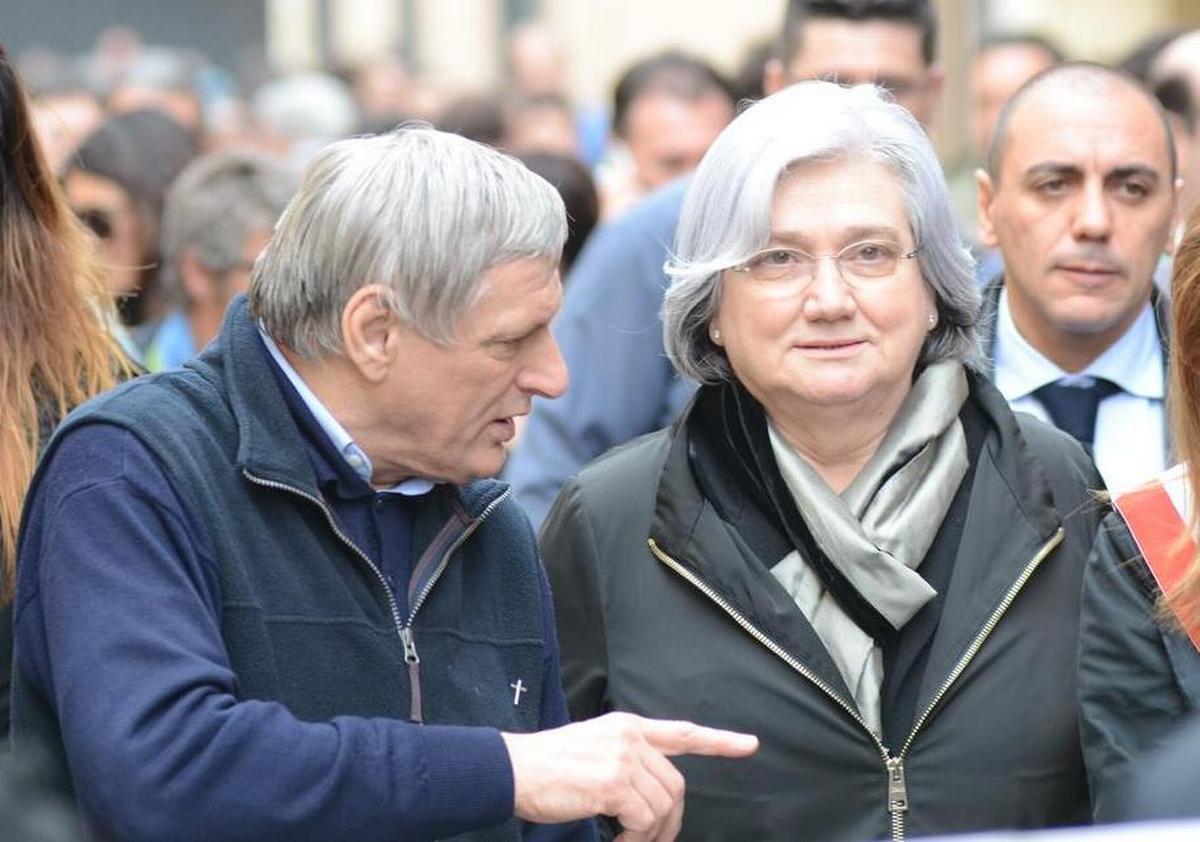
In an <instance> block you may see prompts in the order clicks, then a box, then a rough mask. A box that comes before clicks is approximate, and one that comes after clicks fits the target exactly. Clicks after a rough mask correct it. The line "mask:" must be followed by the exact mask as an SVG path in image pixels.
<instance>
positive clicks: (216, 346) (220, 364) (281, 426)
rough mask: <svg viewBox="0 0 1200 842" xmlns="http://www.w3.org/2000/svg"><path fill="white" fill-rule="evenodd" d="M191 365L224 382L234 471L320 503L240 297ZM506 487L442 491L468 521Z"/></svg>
mask: <svg viewBox="0 0 1200 842" xmlns="http://www.w3.org/2000/svg"><path fill="white" fill-rule="evenodd" d="M189 365H193V366H197V367H200V368H202V369H203V368H209V369H211V370H212V371H214V372H215V373H216V375H217V376H219V377H221V378H222V379H223V381H224V382H223V388H224V389H225V392H226V394H227V396H228V399H229V405H230V409H231V411H232V413H233V416H234V419H235V421H236V424H237V431H238V446H237V466H238V469H239V470H241V471H243V472H249V473H250V474H253V475H254V476H256V477H258V478H260V479H265V480H270V481H272V482H278V483H282V484H285V485H288V486H290V487H292V488H295V489H297V490H299V491H302V492H304V493H306V494H308V495H310V496H313V497H315V498H317V499H320V497H321V492H320V489H319V487H318V482H317V476H316V473H315V471H314V470H313V466H312V462H311V460H310V459H309V456H308V450H307V446H306V444H305V441H304V437H303V434H302V433H301V431H300V428H299V426H298V424H297V422H296V419H295V417H294V415H293V414H292V412H291V410H290V408H289V407H288V404H287V401H286V399H285V398H284V395H283V392H282V390H281V389H280V386H279V381H278V379H277V378H276V376H275V374H274V372H273V371H272V370H271V361H270V359H269V358H268V355H267V350H266V348H265V347H264V346H263V343H262V339H261V338H260V337H259V335H258V325H257V323H256V321H255V319H254V316H253V314H252V313H251V312H250V304H249V301H248V299H247V298H246V297H245V296H244V295H240V296H238V297H237V298H235V299H234V300H233V302H232V303H231V304H230V305H229V310H228V312H227V313H226V315H225V321H224V323H223V324H222V325H221V333H220V336H219V337H218V340H217V341H216V342H214V343H212V344H211V345H209V347H208V348H207V349H205V351H204V352H203V353H202V354H201V355H200V356H199V357H198V358H197V359H196V361H195V362H194V363H189ZM506 489H507V486H506V485H505V484H504V483H501V482H497V481H495V480H477V481H475V482H471V483H468V484H467V485H465V486H448V485H447V486H445V487H444V492H443V493H445V494H447V495H448V497H449V498H450V502H451V506H452V508H453V509H454V510H455V512H456V513H457V514H459V515H460V516H461V517H462V518H464V519H465V520H467V521H470V520H473V519H474V518H476V517H478V516H479V514H480V513H482V512H483V510H484V509H486V508H487V507H488V506H489V505H490V504H491V503H492V502H493V501H495V500H496V499H497V498H498V497H500V495H501V494H503V493H504V492H505V490H506ZM439 496H440V495H439Z"/></svg>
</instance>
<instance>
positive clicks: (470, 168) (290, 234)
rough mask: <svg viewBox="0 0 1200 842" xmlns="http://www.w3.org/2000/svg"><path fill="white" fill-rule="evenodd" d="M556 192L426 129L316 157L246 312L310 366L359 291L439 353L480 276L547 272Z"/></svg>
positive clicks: (484, 150) (336, 147)
mask: <svg viewBox="0 0 1200 842" xmlns="http://www.w3.org/2000/svg"><path fill="white" fill-rule="evenodd" d="M566 237H567V219H566V212H565V211H564V210H563V203H562V199H561V198H560V197H559V195H558V192H557V191H556V190H555V189H554V188H553V187H552V186H551V185H550V184H549V182H547V181H546V180H545V179H542V178H541V177H539V176H537V175H535V174H533V173H532V172H530V171H529V170H528V169H526V168H525V166H524V165H523V164H521V163H520V162H519V161H517V160H516V159H515V158H511V157H509V156H508V155H504V154H501V153H500V152H497V151H496V150H494V149H490V148H488V147H486V146H483V145H482V144H479V143H475V142H474V141H471V140H467V139H466V138H464V137H460V136H458V135H454V134H450V133H448V132H440V131H437V130H435V129H433V128H431V127H429V126H427V125H425V124H408V125H405V126H401V127H400V128H397V129H395V130H394V131H391V132H389V133H387V134H382V135H371V136H367V137H357V138H351V139H349V140H343V141H339V142H338V143H334V144H331V145H329V146H327V147H325V148H324V149H323V150H321V151H320V152H319V153H317V156H316V157H315V158H314V159H313V161H312V162H311V163H310V164H309V166H308V168H307V170H306V171H305V173H304V177H303V180H302V182H301V185H300V189H299V190H298V191H297V193H296V195H295V196H294V197H293V198H292V201H291V202H290V203H289V204H288V206H287V208H286V210H284V212H283V216H282V217H280V220H279V224H278V225H277V226H276V228H275V234H274V236H273V237H272V239H271V242H270V244H269V245H268V246H267V248H266V250H264V252H263V253H262V255H261V256H260V257H259V259H258V262H257V263H256V264H255V266H254V272H253V274H252V275H251V279H250V305H251V307H252V309H253V312H254V313H255V315H256V316H257V317H258V318H259V319H261V320H262V323H263V326H264V327H265V329H266V330H267V332H268V333H269V334H270V335H271V336H272V338H274V339H275V340H276V341H278V342H280V343H282V344H284V345H286V346H287V347H289V348H291V349H292V350H294V351H295V352H296V353H298V354H300V355H301V356H303V357H305V358H307V359H311V360H318V359H320V358H322V357H324V356H326V355H331V354H337V353H340V352H341V350H342V329H341V318H342V311H343V309H344V308H345V306H346V304H347V302H348V301H349V300H350V297H351V296H352V295H353V294H354V293H355V292H356V291H357V290H359V289H360V288H362V287H364V286H366V285H368V284H381V285H383V286H384V287H385V288H386V289H387V290H388V293H387V299H388V300H387V304H388V305H389V306H390V307H391V308H392V309H393V310H394V311H395V312H396V314H397V315H398V316H399V318H400V320H401V321H402V322H403V323H404V324H405V325H407V326H408V327H409V328H410V329H411V330H413V331H415V332H416V333H417V334H418V335H421V336H423V337H425V338H427V339H429V340H431V341H434V342H437V343H439V344H442V345H449V344H452V343H453V342H454V340H455V335H456V329H457V326H458V322H459V319H460V318H461V317H462V315H463V314H464V313H465V312H466V311H467V310H468V309H469V308H470V307H471V305H472V304H474V302H475V301H476V300H477V297H478V295H479V292H480V290H481V289H482V281H483V276H484V274H485V273H486V272H487V270H489V269H491V268H492V267H494V266H499V265H501V264H503V263H508V262H510V261H512V260H517V259H520V258H545V259H546V260H547V261H549V262H551V263H554V264H557V263H558V260H559V256H560V255H561V253H562V247H563V243H564V241H565V240H566Z"/></svg>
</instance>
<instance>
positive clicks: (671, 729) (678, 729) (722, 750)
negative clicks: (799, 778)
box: [642, 719, 758, 757]
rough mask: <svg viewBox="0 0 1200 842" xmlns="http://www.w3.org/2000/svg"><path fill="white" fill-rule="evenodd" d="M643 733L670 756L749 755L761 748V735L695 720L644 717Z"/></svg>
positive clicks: (657, 748)
mask: <svg viewBox="0 0 1200 842" xmlns="http://www.w3.org/2000/svg"><path fill="white" fill-rule="evenodd" d="M642 736H643V737H644V738H645V739H646V742H648V743H649V744H650V745H651V746H652V747H653V748H654V749H655V750H657V751H660V752H662V753H663V754H666V755H675V754H703V755H709V756H713V757H746V756H748V755H751V754H754V752H755V751H757V750H758V737H756V736H754V735H753V734H742V733H739V732H737V731H725V730H722V729H720V728H706V727H704V726H703V725H697V724H696V723H694V722H686V721H673V720H667V719H643V720H642Z"/></svg>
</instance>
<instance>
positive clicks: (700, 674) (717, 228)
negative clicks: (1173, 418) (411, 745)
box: [541, 82, 1101, 840]
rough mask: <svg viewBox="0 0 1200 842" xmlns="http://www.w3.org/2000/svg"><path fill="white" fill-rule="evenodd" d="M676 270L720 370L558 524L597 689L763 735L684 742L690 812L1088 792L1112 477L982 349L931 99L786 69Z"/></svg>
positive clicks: (846, 807) (874, 813)
mask: <svg viewBox="0 0 1200 842" xmlns="http://www.w3.org/2000/svg"><path fill="white" fill-rule="evenodd" d="M667 272H668V275H669V276H670V278H671V285H670V289H669V290H668V292H667V295H666V299H665V304H664V314H663V321H664V331H665V337H666V347H667V349H668V353H669V354H670V356H671V359H672V361H673V362H674V364H675V366H676V368H677V369H678V370H679V372H680V373H681V374H682V375H684V376H686V377H688V378H691V379H693V380H696V381H698V382H699V383H700V389H699V391H698V393H697V395H696V397H695V399H694V400H693V401H692V403H691V404H690V405H689V406H688V407H687V408H686V409H685V410H684V412H683V414H682V415H681V416H680V418H678V419H677V420H676V422H675V423H674V424H673V425H672V426H671V427H670V428H669V429H667V430H663V431H660V432H659V433H655V434H652V435H650V436H647V437H645V438H643V439H640V440H638V441H636V442H634V443H632V444H630V445H628V446H626V447H624V448H622V449H619V450H617V451H614V452H613V453H611V454H609V455H607V456H605V457H604V458H602V459H600V460H598V461H597V462H595V463H593V464H592V465H591V466H589V467H588V468H586V469H585V470H584V471H582V472H581V473H580V475H579V476H578V477H577V478H576V479H575V480H573V481H572V482H571V483H569V484H568V485H567V486H566V488H565V489H564V490H563V492H562V494H561V495H560V497H559V499H558V502H557V503H556V505H555V507H554V509H553V511H552V512H551V514H550V517H549V519H548V521H547V522H546V525H545V527H544V529H543V532H542V539H541V540H542V552H543V555H544V557H545V560H546V563H547V566H548V568H549V570H550V575H551V580H552V585H553V590H554V594H555V598H556V603H557V605H558V623H559V635H560V638H561V640H562V646H563V677H564V682H565V684H566V690H567V694H568V700H569V703H570V706H571V713H572V715H573V716H574V717H575V718H582V717H587V716H593V715H595V714H598V713H601V712H603V711H606V710H626V711H634V712H637V713H641V714H646V715H651V716H664V717H679V718H688V719H697V720H701V721H705V722H711V723H714V724H718V725H720V726H721V727H727V728H735V729H737V730H741V731H748V732H751V733H755V734H757V735H758V736H759V738H760V741H761V748H760V750H759V753H758V754H757V756H756V757H754V758H752V759H750V760H748V761H743V762H742V763H741V764H740V765H738V766H736V767H734V766H728V765H726V764H723V763H722V762H721V761H717V760H712V759H702V758H689V759H687V760H685V761H682V762H681V763H680V767H681V769H682V771H683V772H684V775H685V777H686V778H687V781H688V794H687V806H686V810H685V816H684V828H683V833H682V836H683V838H687V839H735V838H736V839H756V840H762V839H794V838H796V837H797V835H798V834H801V835H803V836H804V837H805V838H811V839H822V840H827V839H875V838H878V837H880V836H881V835H887V834H890V835H891V837H892V838H893V839H902V838H904V836H905V834H906V833H912V834H925V833H942V832H953V831H969V830H978V829H985V828H996V827H1014V826H1022V827H1035V826H1044V825H1053V824H1063V823H1071V822H1083V821H1086V820H1087V816H1088V804H1087V789H1086V784H1085V782H1084V776H1083V770H1082V765H1081V760H1080V749H1079V739H1078V735H1077V722H1076V719H1077V717H1076V706H1075V686H1074V681H1075V679H1074V653H1075V642H1076V640H1077V636H1078V629H1077V626H1078V600H1079V597H1078V594H1079V587H1080V571H1081V569H1082V566H1083V562H1084V559H1085V558H1086V556H1087V553H1088V550H1089V548H1090V546H1091V542H1092V537H1093V535H1094V534H1095V528H1096V525H1097V522H1098V520H1099V517H1100V514H1101V513H1100V511H1099V509H1098V507H1095V506H1089V504H1088V500H1089V498H1088V495H1087V489H1088V488H1089V487H1098V486H1099V483H1100V480H1099V478H1098V477H1097V476H1096V473H1095V470H1094V468H1093V467H1092V465H1091V463H1090V462H1089V461H1088V460H1087V458H1086V457H1085V456H1084V454H1083V451H1082V450H1081V449H1080V448H1078V447H1077V446H1073V445H1072V444H1071V443H1070V441H1069V440H1068V439H1066V438H1065V437H1064V436H1063V435H1062V434H1060V433H1058V432H1057V431H1055V430H1053V429H1052V428H1050V427H1048V426H1046V425H1044V424H1040V423H1038V422H1036V421H1034V420H1032V419H1029V418H1024V417H1022V418H1019V419H1018V418H1017V417H1016V416H1014V414H1013V413H1012V412H1011V411H1010V410H1009V409H1008V406H1007V404H1006V402H1005V400H1004V398H1003V397H1002V396H1001V395H1000V394H999V393H998V392H997V391H996V390H995V389H994V388H993V387H992V386H991V384H989V383H988V382H987V381H986V380H984V379H983V377H982V376H981V375H980V374H979V373H978V371H977V369H976V360H977V356H978V348H977V342H976V319H977V314H978V307H979V298H978V293H977V290H976V286H975V283H974V281H973V278H972V264H971V259H970V257H969V256H968V253H967V251H966V250H965V249H964V247H963V246H962V244H961V242H960V241H959V237H958V234H957V231H956V228H955V225H954V222H953V219H952V217H951V211H950V206H949V201H948V198H947V193H946V187H945V183H944V181H943V178H942V173H941V169H940V167H939V165H938V161H937V158H936V156H935V154H934V151H933V148H932V146H931V145H930V143H929V141H928V139H927V138H926V136H925V135H924V133H923V132H922V130H921V128H920V127H919V126H918V124H917V122H916V121H915V120H914V119H913V118H912V116H911V115H910V114H909V113H908V112H907V111H905V110H904V109H903V108H901V107H900V106H898V105H896V104H894V103H892V102H891V101H889V99H888V98H887V97H886V95H883V94H882V93H881V92H880V91H879V90H878V89H875V88H872V87H868V86H863V87H857V88H850V89H847V88H842V87H839V86H837V85H834V84H832V83H828V82H805V83H801V84H798V85H795V86H793V87H791V88H789V89H787V90H784V91H782V92H780V93H778V94H775V95H774V96H771V97H768V98H767V99H765V100H762V101H761V102H759V103H758V104H756V105H754V106H752V107H751V108H749V109H748V110H747V111H745V112H744V113H743V114H742V115H741V116H740V117H738V118H737V119H736V120H735V121H734V122H733V123H732V124H731V125H730V126H729V127H728V128H727V129H726V130H725V131H724V132H723V133H722V134H721V136H720V137H719V138H718V139H717V141H716V142H715V143H714V144H713V146H712V147H711V148H710V150H709V152H708V154H707V155H706V157H705V159H704V161H703V163H702V164H701V166H700V168H699V170H698V172H697V174H696V176H695V178H694V180H693V182H692V184H691V185H690V187H689V191H688V195H687V198H686V201H685V205H684V210H683V215H682V217H681V220H680V223H679V230H678V232H677V238H676V251H675V256H674V258H673V259H672V260H671V262H670V263H669V265H668V266H667ZM1068 515H1070V516H1068Z"/></svg>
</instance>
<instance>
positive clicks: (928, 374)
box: [768, 360, 968, 734]
mask: <svg viewBox="0 0 1200 842" xmlns="http://www.w3.org/2000/svg"><path fill="white" fill-rule="evenodd" d="M966 398H967V378H966V374H965V373H964V371H963V368H962V364H961V363H959V362H958V361H957V360H943V361H941V362H937V363H933V364H931V365H929V366H927V367H926V368H925V370H924V371H923V372H922V373H921V375H920V376H919V377H918V378H917V380H916V382H915V383H914V384H913V387H912V390H911V391H910V392H909V393H908V396H907V397H906V398H905V400H904V403H903V404H901V406H900V409H899V411H898V412H897V413H896V417H895V418H894V419H892V423H891V426H890V427H889V429H888V432H887V434H886V435H885V437H884V439H883V441H882V442H881V443H880V445H879V449H878V450H877V451H876V452H875V454H874V455H873V456H872V457H871V459H870V460H869V461H868V462H867V464H866V465H865V466H864V467H863V469H862V470H861V471H860V472H859V474H858V476H857V477H855V478H854V481H853V482H852V483H851V484H850V486H849V487H848V488H847V489H846V490H845V491H843V492H842V493H841V495H838V494H835V493H834V491H833V490H832V489H831V488H830V487H829V485H828V484H827V483H826V482H825V480H823V479H822V478H821V476H820V475H819V474H817V472H816V471H815V470H813V468H812V467H811V466H810V465H809V464H808V462H806V461H805V460H804V458H803V457H801V456H800V455H799V454H797V453H796V451H795V450H793V449H792V448H791V446H790V445H788V444H787V442H785V441H784V439H783V437H782V436H781V435H780V434H779V432H778V431H777V430H776V429H775V425H774V424H773V423H771V422H770V420H769V419H768V433H769V436H770V441H771V448H772V450H773V452H774V454H775V459H776V462H777V464H778V466H779V470H780V473H781V474H782V475H783V479H784V481H785V482H786V483H787V487H788V489H789V490H790V491H791V494H792V497H793V499H794V500H795V503H796V507H797V508H798V509H799V510H800V514H801V515H802V516H803V517H804V520H805V521H806V522H807V523H808V524H809V527H810V529H811V530H812V533H813V537H814V538H815V539H816V541H817V543H818V544H819V545H820V547H821V549H822V550H824V551H825V554H826V555H827V556H828V557H829V559H830V561H831V562H832V563H833V564H834V565H835V566H836V567H837V568H838V570H840V571H841V573H842V575H844V576H845V577H846V578H847V579H848V580H849V581H850V582H851V583H852V584H853V585H854V587H855V588H856V589H857V590H858V591H859V593H861V594H862V595H863V597H864V598H866V599H867V600H868V601H869V602H870V603H871V604H872V605H873V606H874V607H875V609H876V610H877V611H878V612H879V613H880V614H882V615H883V616H884V617H885V618H886V619H887V620H888V622H890V623H891V624H892V625H893V626H894V627H895V628H897V629H899V628H901V627H903V626H904V624H905V623H907V622H908V621H909V620H910V619H912V617H913V615H915V614H916V613H917V612H918V611H919V610H920V609H921V608H922V606H924V605H925V603H927V602H928V601H929V600H931V599H933V597H934V596H936V592H935V591H934V589H933V588H932V587H930V586H929V584H928V583H927V582H926V581H925V580H924V579H923V578H922V577H921V574H919V573H918V572H917V570H916V568H917V566H918V565H919V564H920V563H921V560H922V559H924V558H925V554H926V553H927V552H928V551H929V547H930V545H931V544H932V543H933V540H934V538H935V537H936V535H937V533H938V530H939V529H940V528H941V524H942V520H943V519H944V518H945V516H946V512H947V510H948V509H949V508H950V503H951V501H952V500H953V499H954V495H955V493H956V492H957V491H958V486H959V485H960V484H961V482H962V479H963V477H964V476H965V475H966V473H967V468H968V461H967V442H966V437H965V436H964V434H963V430H962V424H961V423H960V422H959V420H958V414H959V411H960V410H961V409H962V405H963V402H964V401H965V400H966ZM772 573H773V574H774V575H775V577H776V579H778V580H779V582H780V584H782V585H783V587H784V588H785V589H786V590H787V592H788V593H789V594H790V595H791V597H792V598H793V599H794V600H795V601H796V604H797V605H798V606H799V608H800V610H801V611H802V612H804V616H805V617H807V618H808V621H809V622H810V623H811V624H812V626H813V628H814V629H815V630H816V632H817V635H818V636H819V637H820V638H821V641H822V642H823V643H824V644H825V648H826V649H828V650H829V654H830V655H831V656H832V657H833V661H834V663H835V664H836V665H837V668H838V670H839V672H841V674H842V678H843V679H844V680H845V682H846V685H847V687H849V688H850V692H851V693H852V694H853V696H854V701H855V703H856V704H857V705H858V709H859V712H860V713H861V714H862V716H863V719H864V720H866V722H867V725H868V726H870V728H871V729H872V730H873V731H875V733H877V734H878V733H880V711H879V694H880V687H881V686H882V684H883V652H882V650H881V649H880V648H879V647H878V646H876V645H875V642H874V641H873V640H872V639H871V636H870V635H868V634H867V633H866V632H865V631H863V630H862V629H861V628H859V626H858V625H857V624H855V622H854V621H853V620H851V619H850V617H849V616H848V615H847V614H846V613H845V612H844V611H843V610H842V609H841V607H840V606H839V605H838V604H837V602H836V601H835V600H834V599H833V597H832V595H830V594H829V593H828V592H827V591H826V589H825V588H824V586H823V585H822V583H821V580H820V579H819V578H818V576H817V575H816V574H815V572H814V571H813V570H812V569H811V568H810V567H809V565H808V564H807V563H805V561H804V560H803V559H802V558H801V557H800V554H799V553H798V552H796V551H794V550H793V551H792V552H791V553H790V554H788V556H786V557H785V558H784V559H783V560H782V561H781V562H779V563H778V564H777V565H775V566H774V567H773V568H772Z"/></svg>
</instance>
